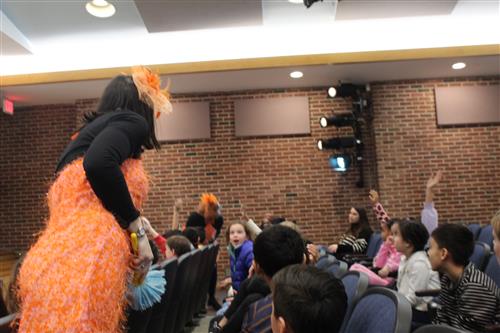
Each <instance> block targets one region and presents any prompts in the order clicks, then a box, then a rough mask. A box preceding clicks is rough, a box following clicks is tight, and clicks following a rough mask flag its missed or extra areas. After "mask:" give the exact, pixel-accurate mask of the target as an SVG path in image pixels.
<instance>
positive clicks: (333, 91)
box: [328, 83, 360, 98]
mask: <svg viewBox="0 0 500 333" xmlns="http://www.w3.org/2000/svg"><path fill="white" fill-rule="evenodd" d="M359 93H360V87H359V86H356V85H354V84H352V83H342V84H340V85H338V86H332V87H330V88H328V97H330V98H335V97H356V96H357V95H359Z"/></svg>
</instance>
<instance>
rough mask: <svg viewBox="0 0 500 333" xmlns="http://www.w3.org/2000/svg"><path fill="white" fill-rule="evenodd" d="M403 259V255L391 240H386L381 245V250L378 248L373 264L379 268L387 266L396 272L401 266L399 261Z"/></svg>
mask: <svg viewBox="0 0 500 333" xmlns="http://www.w3.org/2000/svg"><path fill="white" fill-rule="evenodd" d="M400 261H401V255H400V254H399V252H398V251H396V248H395V247H394V244H392V243H391V242H390V241H389V240H386V241H385V242H384V243H383V244H382V246H380V250H378V253H377V255H376V256H375V258H373V266H374V267H378V268H384V266H387V267H388V268H389V271H391V272H395V271H397V270H398V268H399V262H400Z"/></svg>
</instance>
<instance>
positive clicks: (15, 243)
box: [0, 105, 76, 249]
mask: <svg viewBox="0 0 500 333" xmlns="http://www.w3.org/2000/svg"><path fill="white" fill-rule="evenodd" d="M75 112H76V111H75V106H74V105H47V106H43V107H37V108H36V109H26V110H16V113H15V115H14V116H12V117H11V116H7V115H5V114H3V113H1V114H0V227H1V232H0V249H23V248H25V247H26V246H27V245H28V244H29V243H30V242H31V241H32V239H33V234H34V233H36V232H38V231H39V229H40V227H41V226H42V225H43V221H44V219H45V218H46V216H47V209H46V202H45V194H46V193H47V190H48V186H49V184H50V182H51V181H52V180H53V173H54V169H55V166H56V163H57V159H58V157H59V154H60V153H61V152H62V150H63V149H64V146H65V145H66V143H67V141H68V138H69V135H70V133H71V131H72V129H73V128H74V127H75V119H76V118H75V116H74V115H75Z"/></svg>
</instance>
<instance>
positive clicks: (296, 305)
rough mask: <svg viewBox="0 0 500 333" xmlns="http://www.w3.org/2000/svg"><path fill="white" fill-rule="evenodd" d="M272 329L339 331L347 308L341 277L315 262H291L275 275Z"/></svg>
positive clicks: (280, 331)
mask: <svg viewBox="0 0 500 333" xmlns="http://www.w3.org/2000/svg"><path fill="white" fill-rule="evenodd" d="M271 289H272V296H273V313H272V316H271V327H272V331H273V333H337V332H338V331H339V329H340V326H341V325H342V322H343V320H344V316H345V313H346V310H347V295H346V293H345V289H344V285H343V284H342V281H340V280H339V279H337V278H336V277H334V276H333V275H331V274H329V273H328V272H325V271H323V270H321V269H319V268H316V267H314V266H307V265H291V266H288V267H285V268H283V269H282V270H280V271H279V272H278V273H276V275H275V276H274V277H273V282H272V285H271Z"/></svg>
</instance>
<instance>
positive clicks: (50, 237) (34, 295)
mask: <svg viewBox="0 0 500 333" xmlns="http://www.w3.org/2000/svg"><path fill="white" fill-rule="evenodd" d="M82 161H83V159H82V158H80V159H78V160H76V161H74V162H72V163H71V164H69V165H68V166H66V167H65V168H64V169H63V170H62V171H61V172H60V173H59V175H58V177H57V179H56V181H55V182H54V184H53V185H52V186H51V188H50V190H49V193H48V205H49V213H50V217H49V220H48V221H47V224H46V228H45V230H44V231H43V232H42V234H41V235H40V237H39V239H38V240H37V242H36V243H35V244H34V245H33V247H32V248H31V249H30V251H29V252H28V253H27V255H26V258H25V260H24V263H23V265H22V267H21V270H20V274H19V279H18V283H19V298H20V300H21V313H20V322H19V325H20V326H19V332H29V333H49V332H50V333H52V332H65V333H71V332H74V333H85V332H89V333H90V332H92V333H115V332H121V331H122V330H123V322H124V309H125V305H126V300H125V291H126V287H127V278H128V274H129V273H130V272H129V268H128V263H129V259H130V256H131V254H130V250H129V240H128V235H127V233H126V231H124V230H123V229H122V228H121V227H120V225H119V224H118V222H117V221H116V219H115V218H114V216H113V215H112V214H111V213H110V212H109V211H107V210H106V209H105V208H104V206H103V205H102V204H101V202H100V201H99V199H98V198H97V197H96V195H95V194H94V192H93V191H92V188H91V187H90V184H89V182H88V181H87V178H86V177H85V172H84V169H83V165H82ZM121 169H122V172H123V174H124V176H125V180H126V182H127V186H128V188H129V192H130V194H131V197H132V200H133V202H134V205H135V207H137V208H138V209H140V207H141V206H142V204H143V202H144V201H145V199H146V194H147V191H148V181H147V176H146V173H145V171H144V169H143V167H142V161H140V160H133V159H129V160H127V161H125V163H123V165H122V167H121ZM48 272H49V274H48Z"/></svg>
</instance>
